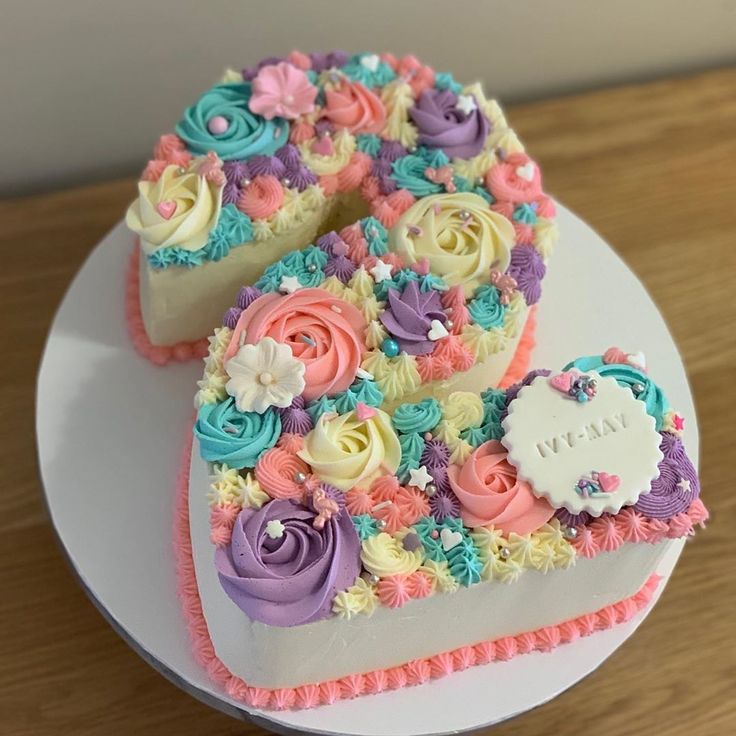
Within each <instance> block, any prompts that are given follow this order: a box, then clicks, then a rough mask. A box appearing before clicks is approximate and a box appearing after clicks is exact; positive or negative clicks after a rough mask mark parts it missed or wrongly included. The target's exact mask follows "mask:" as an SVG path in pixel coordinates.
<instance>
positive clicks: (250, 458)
mask: <svg viewBox="0 0 736 736" xmlns="http://www.w3.org/2000/svg"><path fill="white" fill-rule="evenodd" d="M280 435H281V417H280V415H279V414H278V412H276V411H274V410H273V409H272V408H269V409H267V410H266V411H265V412H263V414H256V413H255V412H243V411H239V410H238V409H237V407H236V406H235V400H234V399H233V398H232V397H228V398H227V399H225V400H224V401H220V402H218V403H217V404H205V405H204V406H202V407H201V408H200V410H199V411H198V412H197V421H196V422H195V424H194V436H195V437H196V438H197V440H198V441H199V447H200V454H201V455H202V458H203V459H204V460H206V461H207V462H211V463H226V464H227V465H228V466H230V467H231V468H237V469H238V470H240V469H241V468H253V467H255V465H256V463H257V462H258V458H260V456H261V455H262V454H263V453H264V452H265V451H266V450H268V449H270V448H271V447H273V446H274V445H275V444H276V441H277V440H278V438H279V436H280Z"/></svg>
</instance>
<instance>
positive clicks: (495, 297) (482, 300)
mask: <svg viewBox="0 0 736 736" xmlns="http://www.w3.org/2000/svg"><path fill="white" fill-rule="evenodd" d="M468 312H470V316H471V318H472V319H473V322H475V324H477V325H480V326H481V327H482V328H483V329H484V330H490V329H491V327H500V326H501V325H502V324H503V320H504V315H505V314H506V307H505V306H504V305H503V304H501V301H500V295H499V291H498V289H497V288H496V287H495V286H493V285H492V284H483V285H481V286H479V287H478V288H477V289H476V290H475V292H474V294H473V298H472V299H471V300H470V302H468Z"/></svg>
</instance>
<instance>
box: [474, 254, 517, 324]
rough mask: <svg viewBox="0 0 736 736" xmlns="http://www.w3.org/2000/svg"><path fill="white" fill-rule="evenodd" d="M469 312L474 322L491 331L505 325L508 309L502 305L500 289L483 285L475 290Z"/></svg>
mask: <svg viewBox="0 0 736 736" xmlns="http://www.w3.org/2000/svg"><path fill="white" fill-rule="evenodd" d="M514 250H516V248H514ZM468 312H470V316H471V317H472V318H473V322H475V323H476V324H477V325H480V326H481V327H482V328H483V329H484V330H490V329H491V327H499V326H500V325H502V324H503V319H504V315H505V314H506V307H505V306H504V305H503V304H501V302H500V299H499V293H498V289H497V288H496V287H495V286H493V285H491V284H482V285H481V286H479V287H478V288H477V289H476V290H475V293H474V294H473V298H472V299H471V301H470V303H469V304H468Z"/></svg>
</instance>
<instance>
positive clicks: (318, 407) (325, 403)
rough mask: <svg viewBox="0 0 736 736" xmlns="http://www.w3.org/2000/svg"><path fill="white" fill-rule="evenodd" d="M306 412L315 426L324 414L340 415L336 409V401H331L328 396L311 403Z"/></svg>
mask: <svg viewBox="0 0 736 736" xmlns="http://www.w3.org/2000/svg"><path fill="white" fill-rule="evenodd" d="M306 411H307V414H309V416H310V417H311V418H312V421H313V422H314V423H315V424H316V423H317V420H318V419H319V418H320V417H321V416H322V415H323V414H329V413H333V412H334V413H338V414H339V412H338V411H337V409H336V408H335V400H334V399H330V398H328V397H327V396H320V397H319V398H318V399H314V400H313V401H310V402H309V403H308V404H307V407H306Z"/></svg>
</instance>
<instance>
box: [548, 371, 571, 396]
mask: <svg viewBox="0 0 736 736" xmlns="http://www.w3.org/2000/svg"><path fill="white" fill-rule="evenodd" d="M574 377H575V374H574V373H573V372H572V371H565V372H564V373H558V374H557V375H556V376H552V377H551V378H550V379H549V385H550V386H552V388H554V389H557V390H558V391H561V392H562V393H563V394H566V393H567V392H568V391H569V390H570V386H571V385H572V379H573V378H574Z"/></svg>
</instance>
